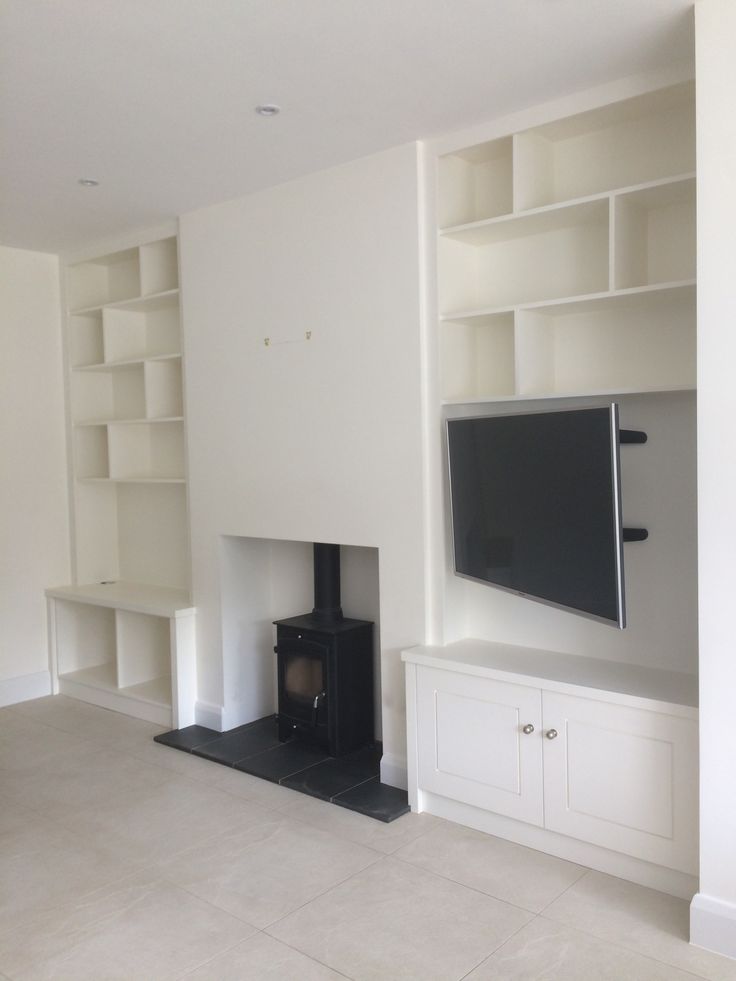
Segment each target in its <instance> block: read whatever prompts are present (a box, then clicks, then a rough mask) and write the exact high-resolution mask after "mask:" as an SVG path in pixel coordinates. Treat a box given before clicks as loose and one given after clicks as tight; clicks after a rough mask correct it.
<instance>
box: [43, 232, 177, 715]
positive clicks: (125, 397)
mask: <svg viewBox="0 0 736 981" xmlns="http://www.w3.org/2000/svg"><path fill="white" fill-rule="evenodd" d="M65 277H66V278H65V284H64V286H65V295H66V305H67V315H66V361H67V369H68V388H67V392H68V414H69V419H68V423H69V439H70V450H71V454H70V455H71V470H72V485H73V539H74V540H73V546H74V549H73V551H74V568H75V582H74V584H72V585H71V586H64V587H55V588H53V589H50V590H48V591H47V596H48V599H49V604H50V621H49V622H50V626H51V638H50V644H51V663H52V669H53V674H54V678H55V684H56V686H57V688H58V690H59V691H61V692H64V693H66V694H69V695H74V696H75V697H78V698H84V699H86V700H88V701H92V702H95V703H97V704H102V705H105V706H106V707H110V708H116V709H118V710H119V711H126V712H128V713H129V714H131V715H136V716H138V717H141V718H146V719H149V720H150V721H155V722H160V723H161V724H163V725H171V724H179V725H181V724H187V721H188V716H189V713H190V709H188V708H187V705H188V704H190V703H191V704H193V690H192V689H193V672H194V654H193V643H194V640H193V627H192V624H191V621H192V618H193V610H192V609H191V603H190V599H189V588H190V560H189V536H188V518H187V513H188V512H187V496H186V450H185V431H184V398H183V388H182V346H181V329H180V318H179V263H178V248H177V238H176V235H175V234H171V235H168V236H166V237H161V238H156V239H154V240H151V241H145V242H143V243H141V244H139V245H137V246H135V247H133V248H126V249H123V250H121V251H116V252H112V253H109V254H105V255H100V256H93V257H91V258H88V259H85V260H84V261H80V262H74V263H71V264H70V265H68V266H67V268H66V270H65Z"/></svg>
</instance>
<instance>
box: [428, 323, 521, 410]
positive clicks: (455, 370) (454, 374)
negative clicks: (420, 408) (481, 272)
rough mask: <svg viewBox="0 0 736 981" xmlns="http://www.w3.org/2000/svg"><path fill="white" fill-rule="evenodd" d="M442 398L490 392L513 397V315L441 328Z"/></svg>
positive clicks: (470, 396) (448, 324)
mask: <svg viewBox="0 0 736 981" xmlns="http://www.w3.org/2000/svg"><path fill="white" fill-rule="evenodd" d="M440 342H441V352H440V358H441V365H442V379H441V390H442V398H443V399H446V400H454V399H463V398H478V397H481V396H483V395H486V394H488V393H489V392H493V393H495V394H496V395H499V396H501V395H514V393H515V391H516V387H515V367H514V357H515V342H514V315H513V313H505V314H497V315H495V316H489V317H477V318H471V319H470V321H468V322H466V323H463V322H462V321H460V322H454V321H448V322H446V323H444V324H443V325H442V333H441V336H440Z"/></svg>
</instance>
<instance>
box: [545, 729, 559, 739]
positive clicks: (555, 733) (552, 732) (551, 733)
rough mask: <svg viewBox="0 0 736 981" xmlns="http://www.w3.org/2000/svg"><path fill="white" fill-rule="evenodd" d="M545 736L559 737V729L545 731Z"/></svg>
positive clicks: (548, 737)
mask: <svg viewBox="0 0 736 981" xmlns="http://www.w3.org/2000/svg"><path fill="white" fill-rule="evenodd" d="M545 736H546V737H547V739H557V736H558V733H557V730H556V729H548V730H547V731H546V732H545Z"/></svg>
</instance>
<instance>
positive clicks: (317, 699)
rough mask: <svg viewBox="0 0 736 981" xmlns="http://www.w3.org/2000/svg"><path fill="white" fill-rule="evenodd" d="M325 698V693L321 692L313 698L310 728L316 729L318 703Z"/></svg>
mask: <svg viewBox="0 0 736 981" xmlns="http://www.w3.org/2000/svg"><path fill="white" fill-rule="evenodd" d="M326 698H327V692H326V691H321V692H320V693H319V695H315V696H314V701H313V702H312V728H313V729H316V728H317V713H318V712H319V703H320V702H323V701H324V700H325V699H326Z"/></svg>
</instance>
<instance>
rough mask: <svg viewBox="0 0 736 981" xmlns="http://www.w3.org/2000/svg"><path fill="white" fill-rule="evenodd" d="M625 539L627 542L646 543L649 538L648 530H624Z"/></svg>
mask: <svg viewBox="0 0 736 981" xmlns="http://www.w3.org/2000/svg"><path fill="white" fill-rule="evenodd" d="M622 530H623V533H624V534H623V539H624V541H625V542H645V541H646V540H647V538H649V532H648V531H647V529H646V528H624V529H622Z"/></svg>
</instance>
